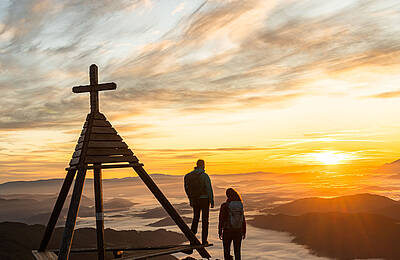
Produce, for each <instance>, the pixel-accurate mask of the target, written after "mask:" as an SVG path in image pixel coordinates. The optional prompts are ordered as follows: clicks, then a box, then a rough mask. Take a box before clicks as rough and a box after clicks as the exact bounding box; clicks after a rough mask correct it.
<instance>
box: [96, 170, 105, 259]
mask: <svg viewBox="0 0 400 260" xmlns="http://www.w3.org/2000/svg"><path fill="white" fill-rule="evenodd" d="M100 167H101V165H99V164H95V165H94V170H93V171H94V174H93V179H94V180H93V184H94V197H95V209H96V234H97V259H98V260H104V256H105V250H104V213H103V191H102V190H103V187H102V180H101V168H100Z"/></svg>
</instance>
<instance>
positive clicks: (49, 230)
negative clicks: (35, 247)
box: [39, 169, 76, 252]
mask: <svg viewBox="0 0 400 260" xmlns="http://www.w3.org/2000/svg"><path fill="white" fill-rule="evenodd" d="M75 173H76V169H70V170H68V172H67V176H66V177H65V179H64V183H63V185H62V186H61V190H60V193H59V194H58V198H57V201H56V203H55V204H54V208H53V211H52V213H51V216H50V219H49V222H48V224H47V226H46V230H45V232H44V235H43V238H42V242H41V243H40V246H39V251H40V252H44V251H45V250H46V248H47V245H48V244H49V241H50V238H51V235H52V234H53V230H54V228H55V226H56V224H57V220H58V218H59V217H60V213H61V210H62V208H63V206H64V202H65V199H66V198H67V196H68V192H69V189H70V188H71V184H72V181H73V180H74V177H75Z"/></svg>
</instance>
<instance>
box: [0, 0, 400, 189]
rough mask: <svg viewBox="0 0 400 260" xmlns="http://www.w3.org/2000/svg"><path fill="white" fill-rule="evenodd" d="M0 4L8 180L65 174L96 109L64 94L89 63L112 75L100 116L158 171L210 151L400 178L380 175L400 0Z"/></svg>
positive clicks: (275, 166)
mask: <svg viewBox="0 0 400 260" xmlns="http://www.w3.org/2000/svg"><path fill="white" fill-rule="evenodd" d="M1 5H2V6H0V7H1V8H0V10H1V13H0V47H1V55H2V59H1V60H0V88H1V90H2V93H3V95H2V96H1V97H0V102H1V107H0V132H1V137H0V161H1V163H0V183H3V182H6V181H15V180H36V179H45V178H62V177H63V176H64V174H65V172H64V168H65V167H66V166H67V163H68V161H69V158H70V156H71V155H72V151H73V149H74V146H75V142H76V140H77V138H78V135H79V132H80V130H81V127H82V124H83V122H84V120H85V117H86V114H87V113H88V110H89V109H88V100H89V97H88V95H87V94H73V93H72V92H71V88H72V86H75V85H84V84H87V83H88V79H87V77H88V75H87V74H88V66H89V65H90V64H92V63H96V64H98V66H99V76H100V82H108V81H114V82H116V83H117V85H118V88H117V90H116V91H111V92H107V93H102V94H101V97H100V107H101V111H102V112H103V113H105V114H106V116H107V117H108V119H109V120H110V121H111V123H112V124H113V126H114V127H115V128H116V129H117V131H118V132H119V134H120V135H121V136H122V137H123V138H124V140H125V142H126V143H128V145H129V146H130V147H131V149H133V150H134V151H135V153H136V154H137V156H138V157H139V159H140V160H141V161H142V162H143V163H144V164H145V167H146V169H147V170H148V171H149V172H150V173H166V174H185V173H186V172H188V171H190V169H191V168H192V167H193V165H194V162H195V161H196V160H197V159H198V158H203V159H205V160H206V163H207V170H208V172H209V173H210V174H230V173H247V172H258V171H259V172H274V173H281V174H285V173H287V174H291V176H292V177H291V178H293V179H296V178H297V177H296V174H299V175H298V176H305V175H304V174H306V175H307V178H306V177H302V178H304V180H306V179H308V178H310V176H312V179H313V181H318V182H319V181H320V180H321V179H322V180H323V182H322V183H324V184H323V185H328V184H331V185H335V183H336V182H340V183H341V184H343V183H345V184H346V185H353V184H355V183H357V181H359V179H357V178H358V177H360V176H362V177H360V178H362V180H363V181H365V180H366V179H368V180H367V181H369V182H371V184H372V183H374V184H378V185H384V184H385V183H390V182H391V181H397V180H399V178H397V177H396V178H395V177H393V176H396V175H393V174H395V173H396V172H394V173H393V174H388V173H387V172H385V173H384V172H380V171H379V167H380V166H382V165H384V164H385V163H390V162H392V161H395V160H397V159H398V158H399V155H400V150H399V147H400V145H399V144H400V139H399V138H398V136H399V129H400V123H398V122H397V120H396V119H397V112H398V111H400V102H399V97H400V88H399V87H398V86H399V83H400V77H399V71H400V65H399V64H400V63H399V61H400V58H399V57H400V55H399V52H400V32H399V31H398V30H399V29H398V26H397V24H398V21H399V19H400V15H399V14H400V10H399V9H400V4H399V3H397V2H396V1H368V3H366V2H361V1H346V3H343V1H329V3H321V1H312V0H305V1H262V0H259V1H257V0H254V1H253V0H252V1H216V0H214V1H208V2H203V1H160V2H156V1H150V0H147V1H137V2H135V4H131V3H130V2H128V1H122V0H121V1H110V2H107V3H103V4H101V5H100V4H98V3H96V2H90V3H89V2H87V3H86V2H82V3H80V4H77V5H73V4H70V3H68V2H57V3H53V1H52V0H48V1H38V0H37V1H31V2H29V3H25V2H24V3H22V2H14V3H8V2H7V1H4V2H2V3H1ZM377 168H378V170H377ZM300 173H301V174H300ZM130 174H131V173H130V172H127V171H123V170H121V171H115V172H113V173H112V174H109V175H105V178H113V177H124V176H128V175H130ZM343 176H344V177H343ZM338 180H339V181H338ZM376 182H378V183H376ZM327 183H328V184H327ZM328 186H329V185H328Z"/></svg>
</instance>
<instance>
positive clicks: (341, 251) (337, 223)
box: [249, 212, 400, 260]
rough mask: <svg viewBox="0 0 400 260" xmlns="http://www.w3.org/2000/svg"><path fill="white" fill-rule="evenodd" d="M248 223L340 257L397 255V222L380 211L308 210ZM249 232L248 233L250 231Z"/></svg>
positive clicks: (399, 254)
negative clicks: (286, 235)
mask: <svg viewBox="0 0 400 260" xmlns="http://www.w3.org/2000/svg"><path fill="white" fill-rule="evenodd" d="M249 224H251V225H253V226H255V227H259V228H265V229H272V230H276V231H285V232H289V233H290V234H292V235H293V236H294V237H295V238H294V239H293V242H295V243H297V244H301V245H305V246H307V247H308V248H310V249H311V250H312V251H313V253H314V254H316V255H319V256H325V257H330V258H334V259H340V260H348V259H366V258H379V259H381V258H384V259H393V260H394V259H400V247H399V245H398V243H399V242H398V239H399V237H400V225H399V224H398V221H395V220H393V219H391V218H387V217H384V216H380V215H375V214H368V213H359V214H346V213H337V212H331V213H308V214H304V215H301V216H287V215H282V214H278V215H266V216H257V217H255V218H254V219H253V220H250V221H249ZM249 235H251V234H249Z"/></svg>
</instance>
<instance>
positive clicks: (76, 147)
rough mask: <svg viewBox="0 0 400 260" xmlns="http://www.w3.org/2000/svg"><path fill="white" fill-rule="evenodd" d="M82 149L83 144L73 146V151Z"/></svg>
mask: <svg viewBox="0 0 400 260" xmlns="http://www.w3.org/2000/svg"><path fill="white" fill-rule="evenodd" d="M82 147H83V142H81V143H78V144H77V145H76V146H75V151H77V150H80V149H82Z"/></svg>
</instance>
